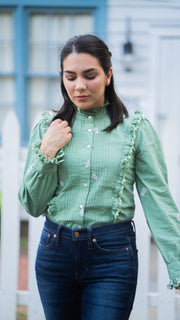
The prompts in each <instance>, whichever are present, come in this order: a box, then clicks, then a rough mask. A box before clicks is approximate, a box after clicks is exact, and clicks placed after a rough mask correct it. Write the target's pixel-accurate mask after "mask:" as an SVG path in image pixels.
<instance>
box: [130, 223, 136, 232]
mask: <svg viewBox="0 0 180 320" xmlns="http://www.w3.org/2000/svg"><path fill="white" fill-rule="evenodd" d="M131 223H132V227H133V231H134V233H136V226H135V223H134V220H131Z"/></svg>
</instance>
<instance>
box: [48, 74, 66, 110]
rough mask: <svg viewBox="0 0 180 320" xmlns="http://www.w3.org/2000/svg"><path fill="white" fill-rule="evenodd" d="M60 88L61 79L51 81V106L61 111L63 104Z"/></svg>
mask: <svg viewBox="0 0 180 320" xmlns="http://www.w3.org/2000/svg"><path fill="white" fill-rule="evenodd" d="M60 86H61V84H60V79H52V80H51V81H50V80H49V102H50V103H49V104H50V106H51V108H52V109H54V110H59V108H60V106H62V103H63V98H62V95H61V88H60Z"/></svg>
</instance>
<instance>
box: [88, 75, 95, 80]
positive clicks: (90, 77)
mask: <svg viewBox="0 0 180 320" xmlns="http://www.w3.org/2000/svg"><path fill="white" fill-rule="evenodd" d="M95 77H96V76H87V77H86V78H87V79H88V80H93V79H95Z"/></svg>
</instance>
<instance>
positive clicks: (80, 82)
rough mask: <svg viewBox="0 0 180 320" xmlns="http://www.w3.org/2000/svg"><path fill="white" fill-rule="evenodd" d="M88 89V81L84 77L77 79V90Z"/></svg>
mask: <svg viewBox="0 0 180 320" xmlns="http://www.w3.org/2000/svg"><path fill="white" fill-rule="evenodd" d="M83 89H86V83H85V80H84V79H81V78H78V79H77V80H76V90H83Z"/></svg>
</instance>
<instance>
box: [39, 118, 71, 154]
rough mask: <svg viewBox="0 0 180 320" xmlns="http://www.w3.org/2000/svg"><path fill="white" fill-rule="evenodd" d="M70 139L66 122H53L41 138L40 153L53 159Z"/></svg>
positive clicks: (58, 120)
mask: <svg viewBox="0 0 180 320" xmlns="http://www.w3.org/2000/svg"><path fill="white" fill-rule="evenodd" d="M71 138H72V133H71V127H70V126H69V125H68V122H67V121H63V120H61V119H56V120H54V121H53V122H52V123H51V124H50V126H49V128H48V130H47V131H46V133H45V134H44V136H43V139H42V142H41V145H40V151H42V153H43V154H45V155H46V156H47V157H48V158H51V159H53V158H54V157H55V156H56V153H57V152H58V151H59V150H60V149H61V148H63V147H64V146H65V145H66V144H67V143H68V142H69V141H70V140H71Z"/></svg>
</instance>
